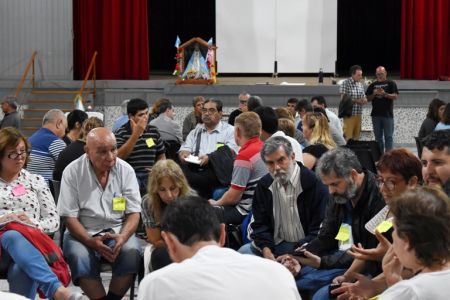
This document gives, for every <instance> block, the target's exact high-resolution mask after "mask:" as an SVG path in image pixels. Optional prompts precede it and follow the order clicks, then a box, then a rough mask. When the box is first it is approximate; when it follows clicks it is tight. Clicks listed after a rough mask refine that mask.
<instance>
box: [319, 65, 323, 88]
mask: <svg viewBox="0 0 450 300" xmlns="http://www.w3.org/2000/svg"><path fill="white" fill-rule="evenodd" d="M319 84H323V70H322V68H320V69H319Z"/></svg>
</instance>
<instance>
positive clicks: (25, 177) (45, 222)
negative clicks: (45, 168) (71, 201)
mask: <svg viewBox="0 0 450 300" xmlns="http://www.w3.org/2000/svg"><path fill="white" fill-rule="evenodd" d="M10 213H16V214H18V213H25V214H26V215H27V216H28V218H30V220H31V221H32V222H33V223H34V224H35V225H37V227H38V228H39V229H41V230H42V231H44V232H45V233H52V232H55V231H57V230H58V228H59V216H58V213H57V211H56V205H55V200H54V199H53V196H52V194H51V193H50V189H49V188H48V185H47V183H46V182H45V180H44V178H43V177H42V176H40V175H37V174H32V173H30V172H28V171H27V170H25V169H22V170H21V171H20V174H19V177H18V178H17V179H16V180H13V181H12V182H5V181H3V180H1V179H0V216H3V215H5V214H10Z"/></svg>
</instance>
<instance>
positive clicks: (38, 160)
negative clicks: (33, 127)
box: [27, 109, 67, 183]
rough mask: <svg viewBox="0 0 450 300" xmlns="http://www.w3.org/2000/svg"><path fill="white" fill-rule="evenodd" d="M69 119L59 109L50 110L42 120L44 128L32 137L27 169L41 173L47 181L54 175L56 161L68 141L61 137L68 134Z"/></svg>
mask: <svg viewBox="0 0 450 300" xmlns="http://www.w3.org/2000/svg"><path fill="white" fill-rule="evenodd" d="M66 128H67V119H66V117H65V116H64V113H63V112H62V111H61V110H59V109H52V110H49V111H48V112H47V113H46V114H45V115H44V118H43V120H42V128H40V129H39V130H38V131H36V132H35V133H34V134H33V135H32V136H31V137H30V138H29V140H28V141H29V142H30V144H31V154H30V162H29V164H28V166H27V170H28V171H30V172H31V173H34V174H39V175H42V177H44V179H45V180H46V181H47V183H48V181H49V180H51V179H52V177H53V169H54V168H55V162H56V160H58V157H59V153H60V152H61V151H62V150H64V148H65V147H66V143H64V141H63V140H62V139H61V138H62V137H63V136H64V135H65V134H66Z"/></svg>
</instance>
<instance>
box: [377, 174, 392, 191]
mask: <svg viewBox="0 0 450 300" xmlns="http://www.w3.org/2000/svg"><path fill="white" fill-rule="evenodd" d="M377 184H378V188H380V189H381V186H383V185H384V187H385V188H386V189H387V190H388V191H393V190H394V189H395V181H394V180H392V179H390V180H384V179H383V178H381V177H377Z"/></svg>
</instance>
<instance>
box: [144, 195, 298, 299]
mask: <svg viewBox="0 0 450 300" xmlns="http://www.w3.org/2000/svg"><path fill="white" fill-rule="evenodd" d="M161 230H162V234H161V235H162V237H163V239H164V241H165V242H166V244H167V248H168V250H169V254H170V257H171V258H172V260H173V261H174V263H173V264H171V265H169V266H167V267H165V268H163V269H160V270H157V271H155V272H152V273H150V274H149V275H148V276H146V277H145V278H144V279H143V280H142V282H141V284H140V286H139V294H138V300H146V299H153V300H160V299H167V300H168V299H174V300H175V299H176V300H183V299H197V300H202V299H205V300H206V299H208V300H209V299H215V300H221V299H233V300H244V299H245V300H248V299H259V300H265V299H267V300H269V299H270V300H272V299H283V300H291V299H300V296H299V294H298V292H297V289H296V286H295V283H294V278H293V277H292V275H291V274H290V273H289V272H288V270H287V269H286V268H285V267H283V266H282V265H281V264H278V263H276V262H273V261H269V260H265V259H262V258H259V257H255V256H250V255H242V254H239V253H237V252H236V251H233V250H231V249H227V248H221V246H223V244H224V242H225V226H224V224H220V223H219V220H218V218H217V216H216V214H215V212H214V208H213V207H212V206H210V205H209V204H208V202H207V201H205V200H203V199H200V198H196V197H188V198H180V199H178V200H175V201H174V202H172V203H171V204H169V205H168V206H167V208H166V213H165V215H164V217H163V220H162V222H161Z"/></svg>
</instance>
